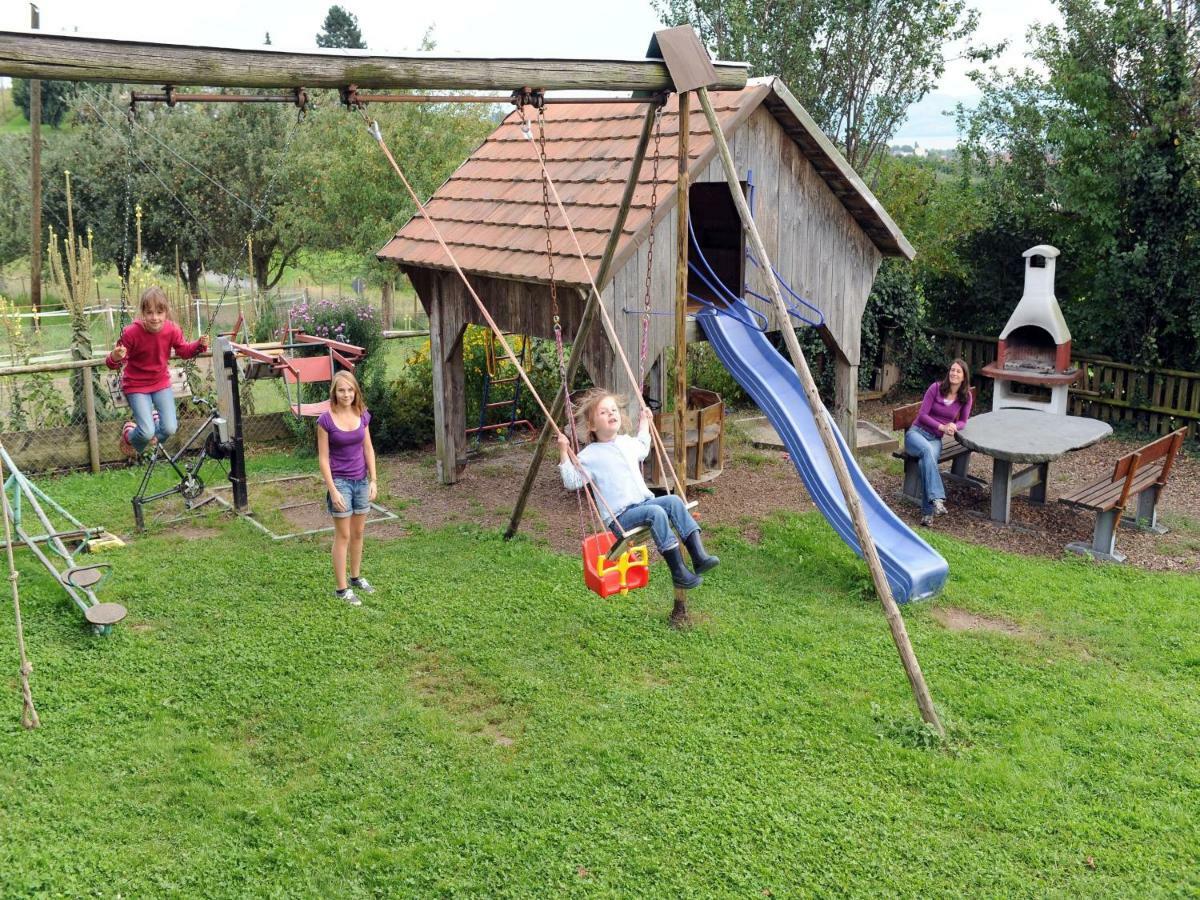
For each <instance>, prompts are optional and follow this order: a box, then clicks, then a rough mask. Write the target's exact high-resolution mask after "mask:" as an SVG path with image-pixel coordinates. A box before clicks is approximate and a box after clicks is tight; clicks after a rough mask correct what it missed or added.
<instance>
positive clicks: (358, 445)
mask: <svg viewBox="0 0 1200 900" xmlns="http://www.w3.org/2000/svg"><path fill="white" fill-rule="evenodd" d="M370 424H371V414H370V413H369V412H367V411H366V410H363V414H362V418H361V419H360V420H359V424H358V427H357V428H355V429H354V430H353V431H342V429H340V428H338V427H337V424H336V423H335V422H334V421H333V416H332V415H330V414H329V412H323V413H321V417H320V418H319V419H317V425H318V426H319V427H321V428H324V429H325V433H326V434H328V435H329V471H330V472H331V473H332V474H333V477H334V478H349V479H351V480H353V481H358V480H360V479H363V478H366V477H367V457H366V455H365V454H364V453H363V441H365V440H366V438H367V426H368V425H370Z"/></svg>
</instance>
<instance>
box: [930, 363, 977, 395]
mask: <svg viewBox="0 0 1200 900" xmlns="http://www.w3.org/2000/svg"><path fill="white" fill-rule="evenodd" d="M955 366H958V367H959V368H960V369H962V373H963V380H962V384H960V385H959V386H958V402H959V403H962V404H963V405H966V402H967V401H968V400H970V399H971V367H970V366H968V365H967V363H966V360H963V359H960V358H958V357H955V358H954V361H953V362H951V363H950V365H948V366H946V374H945V375H943V376H942V383H941V384H939V385H938V390H939V391H940V392H941V395H942V396H943V397H949V396H950V370H951V369H953V368H954V367H955Z"/></svg>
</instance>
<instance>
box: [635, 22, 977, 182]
mask: <svg viewBox="0 0 1200 900" xmlns="http://www.w3.org/2000/svg"><path fill="white" fill-rule="evenodd" d="M654 6H655V9H656V11H657V12H658V14H659V15H660V16H662V17H663V18H664V19H665V20H667V21H670V22H672V23H675V24H691V25H692V26H693V27H694V28H695V29H696V31H697V32H698V33H699V34H700V38H701V40H703V41H704V43H705V44H707V45H708V47H709V48H710V49H711V50H712V51H713V52H714V53H715V54H716V55H717V56H718V57H720V58H722V59H737V60H745V61H746V62H748V63H750V67H751V72H752V73H753V74H754V75H778V76H779V77H780V78H782V79H783V80H784V81H785V82H787V84H788V86H789V87H790V88H791V89H792V90H793V91H794V92H795V94H796V96H797V98H798V99H799V100H800V102H801V103H802V104H803V105H804V107H805V108H806V109H807V110H808V111H809V113H811V114H812V116H813V118H814V119H816V121H817V124H818V125H819V126H820V127H821V130H822V131H824V132H825V133H826V134H828V135H831V136H833V137H834V138H835V139H836V140H837V141H838V142H839V143H840V144H841V146H842V148H843V149H844V152H845V154H846V158H847V159H848V160H849V161H850V164H851V165H852V166H854V168H855V169H857V170H858V171H859V172H866V171H867V170H868V169H869V168H870V167H871V166H872V164H873V163H874V162H876V161H877V160H878V158H879V156H880V151H881V150H882V149H883V148H884V147H885V146H886V145H887V142H888V141H889V140H890V139H891V138H892V136H893V135H894V134H895V133H896V131H897V129H898V128H899V127H900V125H901V124H902V123H903V122H904V118H905V116H906V115H907V112H908V108H909V106H911V105H912V104H913V103H915V102H917V101H918V100H920V99H921V98H922V97H924V96H925V95H926V94H927V93H929V91H931V90H932V89H933V88H934V87H935V86H936V85H937V83H938V80H939V79H940V78H941V76H942V72H943V71H944V69H945V62H946V59H945V55H944V54H945V52H946V48H947V46H948V45H950V44H951V43H954V42H960V41H967V40H969V39H970V38H971V36H972V35H973V34H974V32H975V29H976V26H977V24H978V21H979V13H978V11H976V10H975V9H973V8H970V7H968V6H967V3H966V0H829V2H825V3H809V2H794V0H793V2H790V3H776V2H772V0H655V2H654ZM967 52H968V53H970V54H973V55H977V56H980V55H983V56H985V55H986V54H987V52H988V51H987V50H985V49H971V50H968V51H967Z"/></svg>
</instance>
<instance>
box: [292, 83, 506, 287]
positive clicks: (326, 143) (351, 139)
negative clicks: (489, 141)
mask: <svg viewBox="0 0 1200 900" xmlns="http://www.w3.org/2000/svg"><path fill="white" fill-rule="evenodd" d="M371 116H372V117H373V118H376V119H377V120H378V121H379V123H380V127H381V129H382V132H383V135H384V138H385V139H386V140H387V142H388V146H389V147H390V148H391V150H392V152H393V154H394V155H395V157H396V159H397V160H400V161H401V165H403V166H404V170H405V174H406V175H407V176H408V178H409V180H410V181H411V182H412V184H413V187H414V188H415V189H416V191H417V193H418V194H419V195H420V196H422V197H428V196H429V195H430V194H432V193H433V192H434V191H435V190H436V189H437V187H438V186H439V185H440V184H441V183H442V182H443V181H445V180H446V178H447V177H448V176H449V175H450V173H451V172H453V171H454V169H455V168H457V167H458V166H459V165H460V164H461V163H462V162H463V160H464V159H466V158H467V156H468V155H470V153H471V152H472V151H473V150H474V149H475V147H477V146H478V145H479V144H480V143H481V142H482V141H483V139H484V138H485V137H486V136H487V134H488V133H489V132H490V131H491V130H492V128H494V127H495V123H494V122H493V120H492V119H491V118H490V116H489V115H488V110H487V108H486V107H480V106H478V105H468V104H464V105H461V106H455V105H453V104H407V103H405V104H393V105H390V106H389V105H380V106H379V107H372V108H371ZM284 179H285V181H286V182H287V184H288V185H289V187H290V189H291V190H292V193H291V194H290V198H291V201H290V203H289V204H288V205H287V206H286V208H284V209H281V210H280V216H281V218H280V220H279V221H280V223H281V226H282V227H283V228H284V229H285V230H289V229H290V230H294V231H303V233H304V234H305V239H306V246H307V247H308V248H311V249H314V250H323V251H336V252H337V253H338V254H340V256H341V258H342V259H343V260H344V263H345V266H346V269H345V271H344V272H343V273H339V274H343V275H350V274H357V273H360V272H363V271H366V272H368V273H369V274H370V276H371V277H372V279H373V280H376V281H381V280H385V279H390V278H393V277H395V267H394V266H391V265H387V266H384V265H382V264H379V263H377V262H376V260H375V254H376V253H377V252H378V251H379V249H380V248H381V247H382V246H383V245H384V244H385V243H386V242H387V241H388V239H389V238H391V237H392V235H394V234H395V233H396V231H397V230H398V229H399V228H400V226H402V225H403V224H404V223H405V221H407V220H408V218H409V216H411V215H412V214H413V212H414V211H415V209H414V207H413V204H412V202H411V200H410V199H409V197H408V194H407V192H405V190H404V186H403V185H402V184H401V183H400V179H399V178H397V177H396V175H395V173H394V172H393V171H392V169H391V167H390V166H389V165H388V162H387V160H386V159H385V158H384V156H383V154H382V153H380V152H379V149H378V147H377V145H376V143H375V141H374V139H373V138H371V136H370V135H369V134H368V133H367V129H366V128H365V127H363V125H362V124H361V121H360V120H358V119H357V118H354V119H348V118H347V117H346V114H345V112H344V111H342V110H341V109H339V108H338V107H337V105H336V104H335V103H334V102H328V103H318V105H317V108H316V109H315V110H314V111H313V112H312V113H310V115H309V117H308V120H307V121H306V122H305V123H304V140H303V141H302V142H300V143H298V145H297V147H296V149H295V151H294V152H293V153H292V154H291V155H290V157H289V159H288V160H287V163H286V169H285V171H284ZM325 258H326V259H327V258H328V255H326V257H325Z"/></svg>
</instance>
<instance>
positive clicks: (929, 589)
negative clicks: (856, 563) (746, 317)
mask: <svg viewBox="0 0 1200 900" xmlns="http://www.w3.org/2000/svg"><path fill="white" fill-rule="evenodd" d="M696 319H697V321H698V322H699V323H700V327H701V328H703V329H704V333H705V334H706V335H707V336H708V339H709V341H710V342H711V343H712V347H713V350H714V351H716V354H717V356H718V357H719V358H720V360H721V362H723V363H724V364H725V367H726V368H727V369H729V371H730V373H731V374H732V375H733V377H734V378H735V379H737V382H738V384H740V385H741V386H742V387H743V388H745V389H746V391H747V392H748V393H749V394H750V396H751V397H752V398H753V399H754V402H755V403H757V404H758V407H759V409H761V410H762V411H763V412H765V413H766V414H767V418H768V419H769V420H770V422H771V424H772V425H774V426H775V430H776V431H777V432H778V433H779V436H780V437H781V438H782V439H783V443H784V445H785V446H786V447H787V449H788V454H789V455H790V456H791V458H792V462H793V463H794V464H795V466H796V470H797V471H798V472H799V473H800V477H801V478H803V479H804V485H805V487H807V488H808V493H809V495H810V496H811V497H812V499H813V502H814V503H816V504H817V508H818V509H819V510H821V514H822V515H824V516H825V518H826V519H828V520H829V524H830V525H832V526H833V529H834V531H836V532H837V533H838V535H839V536H840V537H841V539H842V540H843V541H845V542H846V543H847V544H849V545H850V547H851V548H852V549H853V550H854V552H855V553H857V554H858V555H859V556H862V550H861V548H860V547H859V545H858V537H857V536H856V535H855V533H854V523H853V522H852V521H851V519H850V513H849V511H848V510H847V509H846V501H845V499H844V498H843V497H842V490H841V488H840V487H839V486H838V483H837V475H835V474H834V471H833V462H832V460H830V458H829V455H828V454H827V453H826V452H825V445H824V444H823V443H822V442H821V435H820V433H819V432H818V431H817V423H816V421H815V420H814V419H813V415H812V410H811V409H810V408H809V405H808V398H807V397H806V396H805V394H804V390H803V388H801V386H800V378H799V376H797V375H796V370H795V369H794V368H793V367H792V364H791V363H790V362H789V361H788V360H787V359H785V358H784V357H783V356H782V355H781V354H780V353H779V351H777V350H776V349H775V348H774V347H772V346H771V344H770V343H769V342H768V341H767V338H766V335H764V334H762V333H761V332H759V331H757V330H756V329H754V328H752V327H749V326H747V325H746V324H745V323H743V322H742V321H740V320H738V319H734V318H731V317H730V316H726V315H722V314H721V313H718V312H716V311H715V310H712V309H705V310H703V311H701V312H700V313H699V314H698V315H697V316H696ZM827 415H828V414H827ZM833 433H834V436H835V437H836V439H837V442H838V446H839V447H840V448H841V451H842V457H843V458H844V459H845V460H846V465H847V467H848V468H849V470H850V480H851V481H852V482H854V487H855V489H856V490H857V491H858V495H859V497H860V498H862V505H863V511H864V512H865V513H866V516H867V524H868V526H869V527H870V529H871V535H872V536H873V537H874V538H875V546H876V547H877V548H878V550H879V557H880V559H881V560H882V561H883V568H884V571H885V572H886V573H887V579H888V582H889V583H890V584H891V586H892V593H893V594H894V595H895V598H896V601H897V602H898V603H907V602H908V601H909V600H921V599H923V598H926V597H931V596H933V595H934V594H936V593H937V592H938V591H940V590H941V589H942V585H943V584H945V582H946V575H947V574H948V573H949V571H950V567H949V566H948V565H947V564H946V560H944V559H942V557H941V554H939V553H938V552H937V551H936V550H934V549H933V548H932V547H930V546H929V545H928V544H927V543H925V542H924V541H923V540H921V538H920V537H918V536H917V535H916V534H915V533H914V532H913V531H912V529H911V528H909V527H908V526H907V525H905V524H904V523H903V522H902V521H901V520H900V518H899V517H898V516H897V515H896V514H895V513H894V512H892V511H891V509H889V508H888V506H887V504H886V503H884V502H883V500H881V499H880V498H879V495H878V494H876V493H875V489H874V488H872V487H871V483H870V482H869V481H867V478H866V476H865V475H864V474H863V471H862V469H860V468H859V467H858V463H857V462H855V460H854V457H853V455H851V453H850V451H849V449H848V448H847V447H846V444H845V441H844V440H843V439H842V436H841V434H840V433H839V432H838V430H837V429H836V428H834V430H833Z"/></svg>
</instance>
